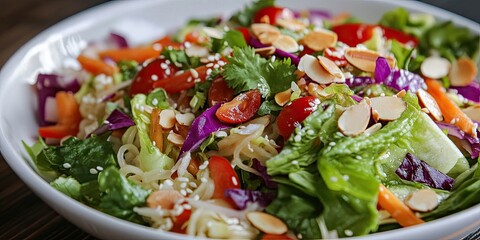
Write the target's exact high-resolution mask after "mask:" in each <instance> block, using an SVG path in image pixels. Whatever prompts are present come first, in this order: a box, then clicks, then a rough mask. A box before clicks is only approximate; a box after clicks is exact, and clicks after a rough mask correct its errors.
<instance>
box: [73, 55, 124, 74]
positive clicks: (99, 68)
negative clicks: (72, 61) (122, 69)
mask: <svg viewBox="0 0 480 240" xmlns="http://www.w3.org/2000/svg"><path fill="white" fill-rule="evenodd" d="M77 60H78V62H80V65H82V68H83V69H84V70H85V71H87V72H89V73H91V74H93V75H100V74H105V75H108V76H112V75H113V74H114V73H116V72H118V68H117V67H116V66H111V65H108V64H107V63H105V62H104V61H102V60H100V59H94V58H89V57H86V56H83V55H80V56H78V57H77Z"/></svg>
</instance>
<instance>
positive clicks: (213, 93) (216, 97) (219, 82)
mask: <svg viewBox="0 0 480 240" xmlns="http://www.w3.org/2000/svg"><path fill="white" fill-rule="evenodd" d="M234 94H235V91H234V90H233V89H232V88H230V87H228V85H227V82H225V80H224V79H223V78H217V79H215V80H213V81H212V86H210V89H209V90H208V105H210V107H211V106H213V105H215V104H217V103H223V102H228V101H230V100H232V99H233V96H234Z"/></svg>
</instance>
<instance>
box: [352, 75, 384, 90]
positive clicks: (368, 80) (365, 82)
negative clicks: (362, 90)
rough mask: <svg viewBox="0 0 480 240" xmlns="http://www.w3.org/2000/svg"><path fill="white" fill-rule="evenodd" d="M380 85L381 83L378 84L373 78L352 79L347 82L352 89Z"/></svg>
mask: <svg viewBox="0 0 480 240" xmlns="http://www.w3.org/2000/svg"><path fill="white" fill-rule="evenodd" d="M380 83H381V82H377V81H376V80H375V79H374V78H371V77H352V78H347V79H346V80H345V84H347V86H349V87H350V88H354V87H359V86H366V85H370V84H380Z"/></svg>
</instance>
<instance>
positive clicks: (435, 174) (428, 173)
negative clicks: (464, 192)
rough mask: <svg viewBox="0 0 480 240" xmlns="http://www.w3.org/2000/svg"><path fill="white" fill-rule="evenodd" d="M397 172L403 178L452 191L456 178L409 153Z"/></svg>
mask: <svg viewBox="0 0 480 240" xmlns="http://www.w3.org/2000/svg"><path fill="white" fill-rule="evenodd" d="M395 173H396V174H397V175H398V176H399V177H400V178H401V179H403V180H407V181H412V182H418V183H423V184H425V185H427V186H429V187H432V188H436V189H443V190H448V191H450V190H451V189H452V187H453V183H454V182H455V180H454V179H453V178H451V177H449V176H447V175H445V174H444V173H442V172H440V171H438V170H437V169H435V168H433V167H432V166H430V165H428V164H427V163H426V162H424V161H422V160H420V159H418V158H416V157H415V156H414V155H413V154H410V153H407V155H406V156H405V158H404V159H403V162H402V164H401V165H400V166H399V167H398V168H397V170H396V171H395Z"/></svg>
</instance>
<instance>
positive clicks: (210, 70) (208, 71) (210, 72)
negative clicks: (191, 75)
mask: <svg viewBox="0 0 480 240" xmlns="http://www.w3.org/2000/svg"><path fill="white" fill-rule="evenodd" d="M210 74H212V69H210V68H209V69H207V76H208V75H210Z"/></svg>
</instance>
